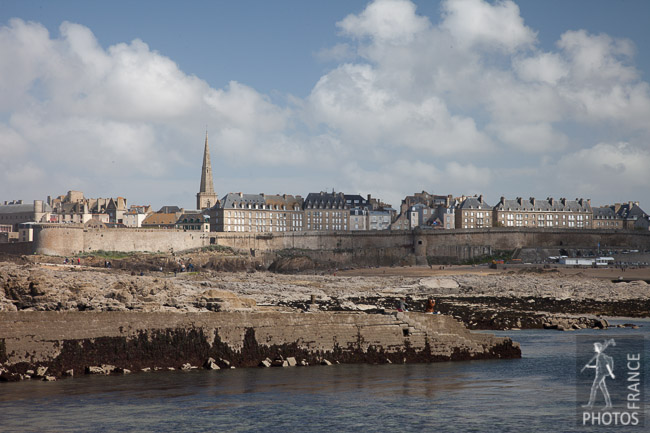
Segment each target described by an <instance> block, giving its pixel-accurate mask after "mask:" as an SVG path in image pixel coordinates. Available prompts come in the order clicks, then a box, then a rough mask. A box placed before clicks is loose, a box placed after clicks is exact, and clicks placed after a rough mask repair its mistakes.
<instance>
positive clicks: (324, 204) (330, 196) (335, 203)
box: [303, 191, 351, 209]
mask: <svg viewBox="0 0 650 433" xmlns="http://www.w3.org/2000/svg"><path fill="white" fill-rule="evenodd" d="M303 207H304V208H315V209H350V207H351V206H350V205H348V203H347V202H346V200H345V195H344V194H343V193H341V192H339V193H329V192H323V191H321V192H319V193H318V192H310V193H309V194H308V195H307V198H306V199H305V202H304V205H303Z"/></svg>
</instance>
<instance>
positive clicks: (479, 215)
mask: <svg viewBox="0 0 650 433" xmlns="http://www.w3.org/2000/svg"><path fill="white" fill-rule="evenodd" d="M492 215H493V209H492V206H490V205H489V204H487V203H486V202H485V200H483V196H482V195H479V196H474V197H462V198H461V200H459V204H458V206H457V208H456V209H455V213H454V217H455V218H456V224H455V225H456V228H457V229H474V228H476V229H480V228H488V227H492V225H493V224H492Z"/></svg>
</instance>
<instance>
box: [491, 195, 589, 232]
mask: <svg viewBox="0 0 650 433" xmlns="http://www.w3.org/2000/svg"><path fill="white" fill-rule="evenodd" d="M592 216H593V211H592V208H591V201H590V200H584V199H575V200H567V199H565V198H561V199H559V200H555V199H553V198H552V197H549V198H547V199H546V200H537V199H535V198H534V197H531V198H530V199H528V200H524V199H522V198H521V197H517V198H516V199H515V200H506V199H505V197H501V200H500V201H499V203H498V204H497V205H496V206H495V207H494V225H495V226H497V227H536V228H542V227H546V228H585V229H586V228H591V227H592Z"/></svg>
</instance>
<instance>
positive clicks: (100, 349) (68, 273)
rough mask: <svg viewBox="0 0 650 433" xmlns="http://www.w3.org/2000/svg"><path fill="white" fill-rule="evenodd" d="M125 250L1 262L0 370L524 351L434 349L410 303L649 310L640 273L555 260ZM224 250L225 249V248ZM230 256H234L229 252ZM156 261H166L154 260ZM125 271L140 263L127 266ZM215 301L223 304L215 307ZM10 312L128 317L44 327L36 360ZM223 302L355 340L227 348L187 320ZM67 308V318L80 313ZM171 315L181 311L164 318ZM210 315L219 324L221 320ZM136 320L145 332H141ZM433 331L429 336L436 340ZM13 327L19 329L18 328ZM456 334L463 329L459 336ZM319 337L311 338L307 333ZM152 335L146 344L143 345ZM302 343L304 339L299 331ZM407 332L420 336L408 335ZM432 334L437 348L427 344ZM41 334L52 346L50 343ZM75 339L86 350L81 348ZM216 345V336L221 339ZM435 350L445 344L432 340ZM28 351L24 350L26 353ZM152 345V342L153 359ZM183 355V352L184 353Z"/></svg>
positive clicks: (519, 322)
mask: <svg viewBox="0 0 650 433" xmlns="http://www.w3.org/2000/svg"><path fill="white" fill-rule="evenodd" d="M125 260H127V261H128V262H127V263H122V262H121V261H119V260H116V261H115V265H114V267H111V268H106V267H104V266H103V263H104V262H105V261H103V260H101V259H95V260H90V259H88V258H84V259H83V261H82V263H81V265H77V264H75V265H63V264H62V263H61V260H60V258H43V257H26V258H25V257H24V258H22V259H20V260H14V261H13V262H0V314H2V315H3V316H2V319H1V320H0V324H1V325H2V326H0V329H1V331H0V364H3V367H2V368H4V372H2V373H0V374H2V375H3V377H4V378H5V379H6V378H8V377H11V378H13V379H16V378H20V377H27V376H29V377H43V378H47V377H52V378H56V377H61V376H64V375H65V374H66V372H69V370H72V371H73V372H76V373H77V374H78V373H79V372H82V371H84V372H91V373H92V372H99V373H102V374H103V373H106V372H109V373H116V372H125V371H141V370H143V369H144V370H146V369H153V370H155V369H167V368H194V367H201V366H208V367H212V368H216V367H219V368H227V367H228V366H238V367H240V366H253V365H260V364H261V365H266V364H268V365H274V364H275V365H285V363H286V364H287V365H289V364H294V362H295V363H296V365H300V364H312V365H313V364H318V363H321V362H323V363H325V362H329V363H332V362H403V361H404V360H406V361H408V362H421V361H429V362H430V361H435V360H449V359H457V360H461V359H479V358H489V357H516V356H519V355H520V352H519V349H518V347H517V346H516V345H515V344H513V343H512V342H511V341H509V340H508V341H509V342H495V341H491V342H490V343H489V344H488V345H484V344H479V345H478V346H475V345H473V344H469V345H467V347H465V349H458V350H456V351H454V350H452V349H449V348H447V349H444V350H443V349H440V348H442V347H443V346H445V344H443V343H441V341H442V340H439V339H438V340H436V338H438V337H439V335H438V334H440V333H439V330H437V329H436V328H435V327H434V328H430V327H429V328H427V327H428V326H429V325H426V323H428V322H426V323H425V322H421V320H420V319H417V317H419V316H418V313H420V315H421V316H424V317H440V319H426V320H443V321H446V320H454V319H456V320H458V321H459V322H462V323H463V324H464V325H465V326H466V327H467V328H469V329H489V330H504V329H527V328H546V329H554V330H573V329H581V328H598V329H605V328H607V327H608V326H609V324H608V322H607V320H606V319H605V318H604V317H603V316H626V317H648V316H650V290H649V289H650V286H649V285H648V284H647V283H646V282H644V281H642V280H641V281H629V282H613V281H611V280H610V279H604V278H593V277H590V276H586V275H582V274H580V273H574V274H572V275H566V274H561V273H559V272H554V271H534V272H531V271H521V270H519V271H509V272H499V273H479V272H476V271H474V270H471V269H470V270H468V269H460V268H459V269H457V271H453V270H452V271H449V270H447V271H445V273H444V275H443V274H440V275H436V274H435V272H429V270H427V269H419V270H418V272H419V273H420V274H422V273H423V272H424V271H426V272H427V273H429V274H428V275H426V274H425V275H409V269H408V268H405V269H404V275H395V272H394V271H395V270H391V272H388V275H386V269H376V270H374V271H373V272H371V275H363V276H350V275H346V273H345V272H343V273H342V272H337V271H336V270H331V271H329V272H322V271H321V272H320V273H316V272H313V271H312V272H310V273H309V274H276V273H272V272H269V271H256V270H255V268H254V267H247V270H246V271H245V272H241V271H238V272H224V271H222V270H218V269H223V267H224V266H222V265H220V264H219V263H221V262H222V261H223V260H222V259H219V257H216V258H215V257H214V256H213V257H210V255H209V254H208V255H204V256H201V257H196V256H192V257H189V258H188V257H184V258H178V257H153V258H152V257H147V258H146V260H144V261H143V260H139V259H134V258H133V257H130V258H128V259H125ZM181 260H183V261H185V263H189V262H192V263H195V264H196V265H195V269H197V271H196V272H181V273H178V272H176V273H175V272H174V270H176V271H178V269H177V265H178V263H180V262H181ZM230 260H233V257H228V258H227V259H226V261H230ZM234 260H238V258H237V257H234ZM246 263H249V264H250V262H246ZM159 264H165V265H164V266H158V265H159ZM246 266H248V265H246ZM135 269H143V270H141V271H139V272H136V271H135ZM414 269H415V268H414ZM428 298H434V299H435V300H436V310H437V312H439V313H441V314H439V315H424V314H421V312H423V311H424V309H425V303H426V300H427V299H428ZM400 299H404V300H405V303H406V305H407V308H408V309H409V314H411V315H412V317H416V319H413V318H411V319H408V317H409V316H404V315H401V316H399V317H398V316H397V314H398V313H396V312H395V310H396V307H397V305H398V302H399V300H400ZM215 312H219V313H222V314H217V315H215V314H214V313H215ZM307 313H314V314H307ZM315 313H320V314H315ZM11 314H14V315H15V314H18V315H20V314H36V315H37V316H38V315H39V314H45V315H47V314H58V315H66V314H73V315H80V316H79V317H91V316H84V314H91V315H97V314H99V315H100V316H97V317H100V318H101V319H93V321H91V322H90V323H93V324H96V323H99V322H102V321H103V320H104V319H103V318H104V317H105V316H103V315H104V314H127V315H129V316H125V317H129V319H124V320H123V322H122V323H121V324H120V325H119V326H117V325H116V326H113V328H114V329H117V330H118V331H115V334H114V335H113V334H111V335H103V334H102V332H100V333H99V334H96V335H95V334H92V333H90V334H87V335H86V334H83V335H79V336H77V337H75V338H72V337H69V336H65V338H64V337H61V336H59V337H58V338H56V339H54V340H55V341H56V343H51V342H50V343H47V344H45V343H44V344H45V346H47V347H48V348H49V349H47V350H45V352H44V353H46V354H49V355H48V356H49V358H48V357H46V358H44V361H42V362H40V363H39V362H35V361H34V360H17V358H16V356H17V355H16V353H18V352H16V349H15V347H14V349H10V348H8V346H11V344H15V342H16V341H14V340H11V341H12V342H11V344H9V343H8V342H9V341H10V340H9V339H8V338H7V332H8V331H7V329H9V328H8V326H9V324H11V323H13V321H14V319H12V317H16V316H11ZM152 314H153V316H152ZM170 314H171V316H169V315H170ZM224 314H225V315H227V314H244V315H250V314H255V315H260V316H259V317H262V316H264V315H268V314H271V315H273V314H284V315H287V316H282V317H283V318H287V317H290V316H291V317H294V316H296V317H298V318H299V319H295V320H302V319H300V318H301V317H307V316H320V319H319V320H320V322H318V323H316V322H313V323H311V322H310V323H311V324H310V325H309V326H313V327H314V328H315V329H321V328H322V329H325V328H323V326H324V325H323V324H324V323H327V324H329V325H327V326H332V327H333V328H332V330H330V331H327V332H329V334H328V335H330V337H331V338H333V339H334V340H333V341H336V335H337V334H338V333H341V332H343V333H346V332H347V333H348V334H346V335H348V337H349V338H350V341H349V343H350V344H351V345H350V344H348V345H344V347H343V348H341V346H336V344H334V343H332V342H329V343H328V344H329V346H327V347H326V348H323V347H321V348H317V349H314V348H313V347H311V346H309V344H307V345H306V346H305V345H304V344H303V346H302V347H303V348H302V349H300V350H299V347H300V344H299V342H298V341H297V340H291V341H289V340H288V339H284V340H282V343H281V344H279V345H276V346H274V347H275V349H272V350H271V349H269V348H268V347H269V346H268V345H267V343H268V341H267V340H265V339H264V338H267V337H264V338H263V339H260V338H259V335H260V334H259V333H258V334H257V336H256V338H255V340H254V342H253V340H252V339H250V337H245V335H246V332H249V331H246V330H245V329H244V328H245V327H244V328H242V327H239V328H238V331H237V332H238V333H239V334H238V335H239V337H238V338H239V339H240V340H241V342H246V341H248V343H246V344H247V345H248V346H247V347H248V348H249V349H247V350H249V352H246V353H247V355H245V356H244V355H241V347H240V348H239V349H237V347H238V346H237V344H239V343H237V344H235V346H234V347H235V349H232V348H229V349H228V350H225V349H224V350H225V351H220V350H213V349H211V348H212V347H214V344H215V341H216V340H214V339H215V338H216V337H215V335H214V333H215V332H216V333H217V334H218V331H217V328H218V327H217V326H216V325H214V324H212V325H207V326H200V327H197V326H196V320H199V321H204V320H207V319H204V318H205V317H208V318H210V320H216V319H214V317H218V316H223V315H224ZM340 314H348V315H349V314H353V315H354V316H355V317H358V319H355V320H359V321H360V322H359V323H362V322H363V323H365V322H364V321H365V320H370V321H372V320H380V322H381V323H382V325H381V326H383V327H384V328H383V329H384V331H386V330H387V329H389V330H390V332H389V333H388V334H386V335H392V336H393V337H394V338H397V340H394V341H392V340H391V341H392V342H391V341H388V342H387V341H384V340H382V339H381V338H383V337H382V336H384V334H383V333H378V334H376V335H375V334H373V335H374V337H373V338H375V340H376V344H374V345H368V346H367V347H366V346H361V345H360V344H361V342H362V340H360V339H359V338H358V335H357V334H355V332H357V333H358V330H359V329H361V328H360V326H366V325H365V324H364V325H359V324H356V325H353V326H351V328H350V329H347V330H345V331H342V330H341V329H338V328H336V321H337V320H340V319H341V317H347V316H340ZM399 314H401V313H399ZM188 315H199V316H196V317H197V318H199V319H196V320H195V321H193V322H190V324H188V323H185V322H183V324H182V326H180V327H173V326H171V327H169V326H162V325H160V326H158V325H157V326H153V327H151V326H149V325H146V324H145V325H143V326H139V327H138V326H134V325H133V324H132V323H133V322H135V323H139V321H140V320H141V318H142V317H168V318H169V317H171V318H176V317H186V316H188ZM43 317H45V316H43ZM47 317H48V318H51V317H60V316H47ZM66 317H73V316H66ZM74 317H75V319H74V320H81V319H77V318H76V317H77V316H74ZM93 317H94V316H93ZM274 317H275V316H274ZM377 318H379V319H377ZM48 320H50V319H48ZM57 320H58V319H57ZM84 320H85V319H84ZM97 320H99V322H97ZM152 320H154V319H152ZM155 320H158V319H155ZM170 320H171V319H170ZM174 320H180V319H173V320H172V321H174ZM255 320H257V319H255ZM387 320H388V321H387ZM39 321H42V319H35V323H37V322H39ZM83 323H85V322H83ZM255 323H257V322H255ZM255 323H254V324H253V325H251V326H249V328H250V329H253V330H255V329H259V327H258V325H259V324H255ZM264 323H267V322H264ZM445 323H446V322H445ZM25 326H26V328H25V329H23V331H20V332H23V333H24V334H25V335H32V337H28V340H29V339H30V338H32V339H33V338H41V337H42V336H39V335H38V331H34V330H29V326H28V325H25ZM39 326H41V325H39ZM80 326H81V325H80ZM84 326H86V325H84ZM93 326H95V325H93ZM102 326H103V325H102ZM220 326H221V327H222V328H223V327H224V326H225V325H223V324H222V325H220ZM265 326H266V325H265ZM373 326H374V325H373ZM445 326H446V325H445ZM450 326H451V325H450ZM39 329H41V328H39ZM42 329H45V328H42ZM138 329H139V330H140V331H142V333H141V334H142V335H140V334H138V332H140V331H137V330H138ZM242 329H243V330H242ZM265 329H266V328H265ZM269 329H270V328H269ZM296 329H299V330H301V331H300V332H303V331H304V328H300V327H299V328H291V330H290V331H286V329H285V331H286V332H287V333H288V335H293V334H295V333H296ZM368 329H371V328H368ZM372 329H375V330H376V329H379V328H372ZM427 329H428V330H427ZM463 329H464V328H463ZM267 330H268V329H267ZM136 331H137V332H136ZM17 332H18V331H17ZM20 332H19V333H18V334H20ZM265 332H266V331H265ZM373 332H374V331H373ZM463 332H465V331H461V330H460V328H458V329H455V330H454V333H455V334H456V335H458V333H463ZM549 332H552V331H549ZM197 333H198V334H197ZM443 334H444V333H443ZM296 335H298V334H296ZM434 335H437V336H436V337H435V338H434V337H432V336H434ZM468 335H469V334H468ZM471 335H473V334H471ZM34 336H36V337H34ZM312 337H313V336H312ZM393 337H390V338H393ZM16 338H18V340H20V338H21V337H16ZM197 338H198V340H197ZM219 338H221V337H219ZM247 338H248V340H247ZM310 338H311V337H310ZM319 338H320V337H319ZM390 338H389V340H390ZM464 338H470V339H471V338H472V337H467V335H465V334H464ZM316 339H317V338H316V337H314V338H312V340H314V341H315V340H316ZM199 340H200V341H201V342H200V341H199ZM240 340H237V341H240ZM443 340H444V338H443ZM98 341H99V342H101V345H100V346H97V342H98ZM152 341H153V342H154V343H152V344H153V345H150V344H149V343H151V342H152ZM233 341H234V340H233ZM301 341H303V343H304V341H305V340H304V339H303V340H301ZM414 341H417V345H419V346H417V345H416V346H413V345H412V344H413V342H414ZM146 342H149V343H146ZM170 343H173V344H175V345H179V346H180V347H184V348H186V349H185V350H181V351H180V352H178V351H173V352H172V353H167V354H166V355H165V354H164V353H166V352H165V351H164V350H163V349H161V348H162V347H167V346H168V345H169V344H170ZM199 343H200V344H199ZM434 343H435V344H437V345H439V346H440V347H437V348H436V349H435V350H433V348H432V344H434ZM51 344H54V346H52V347H50V346H51ZM197 344H198V346H197ZM242 344H243V343H242ZM301 344H302V343H301ZM133 345H135V347H136V348H139V349H134V350H135V353H140V354H139V355H137V356H135V357H133V359H131V360H130V361H129V362H126V361H125V360H124V359H122V358H117V359H114V358H111V356H110V353H112V352H111V351H113V352H114V351H116V350H118V348H122V351H124V348H127V347H130V348H132V347H133ZM45 346H44V347H45ZM79 347H83V348H84V350H83V351H81V350H80V349H79ZM189 347H199V348H202V349H200V350H199V351H198V352H196V351H192V350H189V349H188V348H189ZM216 347H222V348H223V346H218V345H217V346H216ZM229 347H230V346H229ZM242 347H243V346H242ZM337 347H338V348H337ZM373 347H374V349H373ZM378 347H380V348H381V349H377V348H378ZM391 347H392V348H391ZM408 347H411V349H408ZM368 348H370V350H368ZM414 348H417V350H415V349H414ZM470 348H471V350H470ZM407 349H408V350H411V352H409V351H408V350H407ZM438 349H440V350H443V351H442V352H436V350H438ZM39 350H40V349H39ZM165 350H166V349H165ZM238 350H239V352H237V351H238ZM413 350H414V351H413ZM28 352H29V350H27V351H26V353H28ZM236 352H237V353H240V355H238V356H239V358H238V357H237V356H234V355H233V354H234V353H236ZM39 353H40V352H39ZM89 353H90V354H91V355H88V354H89ZM152 353H154V354H155V353H158V356H159V358H158V360H157V361H156V360H155V358H154V357H153V355H152ZM189 353H192V355H191V356H188V354H189ZM93 354H94V355H93ZM143 354H144V355H143ZM53 355H56V356H54V357H53ZM88 356H90V357H88ZM57 357H59V358H57ZM61 357H62V358H61ZM288 358H292V359H291V360H289V359H288ZM10 359H13V361H12V362H11V363H10V364H11V365H12V367H11V368H9V367H8V363H9V360H10ZM56 359H59V360H58V361H57V360H56ZM61 359H63V360H65V361H61ZM226 361H227V363H226ZM228 363H229V364H228ZM39 367H40V368H45V367H47V368H48V370H47V371H44V370H41V371H40V373H39V370H38V368H39ZM46 373H47V374H46Z"/></svg>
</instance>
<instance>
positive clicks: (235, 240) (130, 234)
mask: <svg viewBox="0 0 650 433" xmlns="http://www.w3.org/2000/svg"><path fill="white" fill-rule="evenodd" d="M34 238H35V242H34V246H33V251H34V252H35V253H38V254H48V255H61V256H67V255H75V254H79V253H81V252H92V251H99V250H104V251H125V252H132V251H140V252H179V251H184V250H189V249H193V248H199V247H206V246H210V245H220V246H224V247H230V248H233V249H235V250H239V251H243V252H246V253H251V254H256V253H276V252H281V251H285V250H295V251H298V252H301V251H302V252H304V253H305V254H307V253H309V252H310V251H312V252H319V253H320V254H323V253H324V252H325V253H328V254H330V253H331V254H332V256H333V257H334V256H337V257H338V258H339V259H343V260H348V259H354V258H356V259H358V260H360V261H363V262H368V261H370V262H375V263H381V264H386V262H387V261H391V262H395V261H396V260H400V259H412V260H415V261H418V262H420V263H421V264H425V263H423V262H422V260H424V261H426V258H427V257H429V258H441V259H445V260H450V261H451V260H461V261H462V260H467V259H471V258H473V257H478V256H483V255H489V254H491V253H492V252H493V251H495V250H509V251H512V250H514V249H516V248H591V249H596V248H597V247H598V246H600V248H601V249H606V248H635V249H642V250H646V249H650V232H640V231H606V230H585V229H575V230H571V229H563V230H553V229H506V228H491V229H477V230H452V231H446V230H440V231H426V230H417V229H416V230H413V231H382V232H346V233H323V232H290V233H273V234H271V233H268V234H255V233H215V232H211V233H204V232H193V231H182V230H155V229H84V228H83V227H82V226H77V227H75V226H72V225H66V226H60V225H40V226H37V227H36V228H35V230H34Z"/></svg>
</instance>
